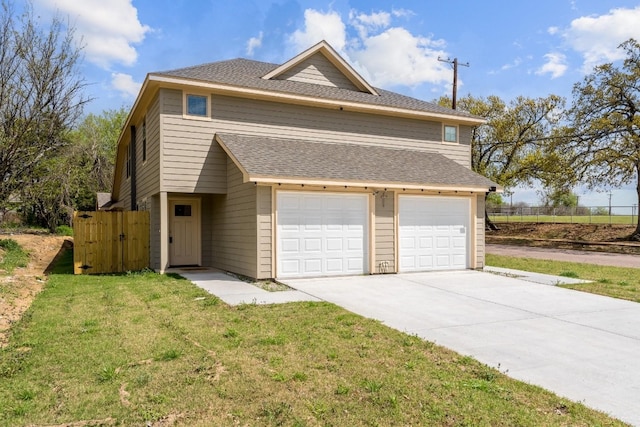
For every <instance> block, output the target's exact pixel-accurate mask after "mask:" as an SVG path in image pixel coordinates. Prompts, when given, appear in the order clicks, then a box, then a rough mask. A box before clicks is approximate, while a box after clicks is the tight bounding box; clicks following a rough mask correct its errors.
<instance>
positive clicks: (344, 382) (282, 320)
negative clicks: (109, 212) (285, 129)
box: [0, 256, 623, 426]
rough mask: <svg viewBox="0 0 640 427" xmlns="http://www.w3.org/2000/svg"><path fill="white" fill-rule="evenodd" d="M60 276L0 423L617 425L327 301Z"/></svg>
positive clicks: (19, 351)
mask: <svg viewBox="0 0 640 427" xmlns="http://www.w3.org/2000/svg"><path fill="white" fill-rule="evenodd" d="M62 261H63V263H64V264H63V265H64V266H65V268H64V269H66V270H68V269H69V267H70V263H69V258H68V256H67V258H63V260H62ZM62 273H63V272H61V271H58V272H57V274H55V273H54V274H53V275H51V276H50V277H49V280H48V283H47V286H46V288H45V290H44V291H43V292H42V293H40V294H39V295H38V297H37V298H36V300H35V302H34V304H33V305H32V307H31V308H30V309H29V311H28V312H27V314H26V315H25V316H24V317H23V319H22V321H21V322H20V323H18V324H17V325H16V326H14V329H13V335H12V336H11V339H10V343H9V346H8V347H6V348H4V349H2V350H0V425H11V426H13V425H50V424H65V425H67V424H68V423H74V422H81V421H84V422H85V423H86V424H83V425H99V424H100V423H102V425H145V423H146V422H152V423H153V422H158V421H162V423H163V424H162V425H189V426H235V425H239V426H277V425H283V426H318V425H322V426H410V425H413V426H438V425H441V426H515V425H518V426H554V425H557V426H567V425H571V426H604V425H607V426H608V425H623V424H622V423H620V422H618V421H615V420H613V419H611V418H608V417H607V416H605V415H603V414H601V413H598V412H596V411H594V410H591V409H588V408H586V407H585V406H583V405H581V404H579V403H574V402H570V401H568V400H566V399H563V398H560V397H558V396H556V395H554V394H552V393H550V392H548V391H545V390H543V389H541V388H538V387H534V386H531V385H527V384H524V383H521V382H519V381H515V380H512V379H509V378H508V377H507V376H505V375H504V374H502V373H500V372H499V371H497V370H494V369H492V368H489V367H487V366H485V365H482V364H480V363H478V362H477V361H475V360H474V359H472V358H470V357H465V356H461V355H459V354H457V353H454V352H452V351H449V350H446V349H444V348H442V347H439V346H437V345H434V344H432V343H429V342H424V341H422V340H420V339H418V338H416V337H413V336H409V335H406V334H404V333H401V332H398V331H396V330H393V329H390V328H388V327H386V326H384V325H382V324H380V323H379V322H376V321H374V320H369V319H365V318H363V317H361V316H357V315H355V314H352V313H349V312H347V311H345V310H343V309H341V308H339V307H337V306H335V305H332V304H328V303H292V304H282V305H270V306H258V305H243V306H239V307H229V306H227V305H225V304H224V303H222V302H221V301H220V300H218V299H217V298H215V297H213V296H211V295H208V294H207V293H205V292H204V291H202V290H200V289H198V288H197V287H195V286H194V285H192V284H191V283H190V282H189V281H187V280H183V279H181V278H179V277H169V276H164V275H158V274H155V273H136V274H129V275H120V276H73V275H70V274H62ZM91 423H93V424H91ZM172 423H173V424H172ZM69 425H70V424H69ZM74 425H76V424H74ZM77 425H80V424H77ZM158 425H159V424H158Z"/></svg>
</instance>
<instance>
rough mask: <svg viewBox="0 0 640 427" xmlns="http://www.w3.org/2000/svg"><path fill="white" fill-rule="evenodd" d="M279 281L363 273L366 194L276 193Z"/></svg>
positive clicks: (366, 230) (366, 244)
mask: <svg viewBox="0 0 640 427" xmlns="http://www.w3.org/2000/svg"><path fill="white" fill-rule="evenodd" d="M276 197H277V204H276V208H277V233H278V234H277V242H276V245H277V248H276V250H277V255H276V256H277V264H278V265H277V275H278V277H304V276H307V277H309V276H327V275H341V274H363V273H366V272H368V268H367V259H368V255H367V251H368V246H369V245H368V241H367V240H368V239H367V236H368V226H367V212H368V209H367V206H368V199H367V195H365V194H338V193H309V192H286V191H279V192H277V193H276Z"/></svg>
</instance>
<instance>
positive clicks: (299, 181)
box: [244, 174, 490, 194]
mask: <svg viewBox="0 0 640 427" xmlns="http://www.w3.org/2000/svg"><path fill="white" fill-rule="evenodd" d="M244 182H253V183H256V184H269V185H274V184H281V185H310V186H333V187H358V188H365V187H367V188H384V189H388V190H423V191H446V192H456V191H457V192H463V193H482V194H484V193H487V192H488V191H489V187H490V186H488V185H487V186H481V185H466V184H416V183H402V182H379V181H354V180H341V179H329V178H296V177H282V176H261V175H251V174H247V175H245V177H244Z"/></svg>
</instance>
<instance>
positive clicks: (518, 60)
mask: <svg viewBox="0 0 640 427" xmlns="http://www.w3.org/2000/svg"><path fill="white" fill-rule="evenodd" d="M520 64H522V58H516V59H514V60H513V62H510V63H508V64H504V65H503V66H502V67H500V69H501V70H502V71H505V70H510V69H511V68H516V67H517V66H519V65H520Z"/></svg>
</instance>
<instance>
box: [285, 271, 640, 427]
mask: <svg viewBox="0 0 640 427" xmlns="http://www.w3.org/2000/svg"><path fill="white" fill-rule="evenodd" d="M284 282H285V283H286V284H287V285H289V286H291V287H293V288H295V289H297V290H299V291H302V292H305V293H307V294H310V295H311V296H314V297H317V298H320V299H322V300H325V301H329V302H332V303H335V304H337V305H339V306H342V307H344V308H346V309H347V310H350V311H352V312H354V313H358V314H360V315H363V316H366V317H369V318H373V319H377V320H380V321H382V322H383V323H384V324H386V325H388V326H390V327H392V328H395V329H398V330H401V331H403V332H406V333H408V334H415V335H417V336H419V337H421V338H424V339H426V340H429V341H434V342H436V343H437V344H440V345H443V346H445V347H448V348H450V349H453V350H455V351H457V352H459V353H461V354H464V355H470V356H473V357H475V358H476V359H478V360H479V361H481V362H483V363H485V364H487V365H490V366H493V367H499V369H500V370H501V371H502V372H505V373H507V374H508V375H509V376H511V377H513V378H517V379H519V380H523V381H526V382H528V383H532V384H537V385H539V386H542V387H544V388H546V389H548V390H552V391H554V392H555V393H557V394H559V395H562V396H565V397H568V398H569V399H571V400H574V401H581V402H583V403H585V404H586V405H588V406H590V407H592V408H595V409H599V410H601V411H604V412H606V413H609V414H611V415H612V416H614V417H616V418H619V419H621V420H623V421H626V422H628V423H631V424H633V425H638V426H640V404H639V403H638V402H640V304H637V303H633V302H628V301H623V300H617V299H613V298H608V297H602V296H597V295H592V294H588V293H582V292H578V291H572V290H567V289H562V288H558V287H555V286H549V285H542V284H536V283H531V282H526V281H523V280H519V279H514V278H509V277H503V276H497V275H494V274H490V273H486V272H477V271H457V272H436V273H411V274H397V275H375V276H360V277H339V278H316V279H295V280H285V281H284Z"/></svg>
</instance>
